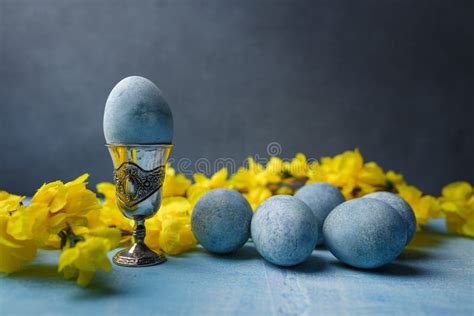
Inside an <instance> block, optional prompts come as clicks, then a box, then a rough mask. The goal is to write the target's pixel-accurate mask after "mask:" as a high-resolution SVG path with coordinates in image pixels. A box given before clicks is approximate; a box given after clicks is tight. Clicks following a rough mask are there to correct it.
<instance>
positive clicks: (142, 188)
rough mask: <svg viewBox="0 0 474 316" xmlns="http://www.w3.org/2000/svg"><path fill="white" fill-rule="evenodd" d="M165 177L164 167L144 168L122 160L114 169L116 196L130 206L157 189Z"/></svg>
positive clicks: (126, 205)
mask: <svg viewBox="0 0 474 316" xmlns="http://www.w3.org/2000/svg"><path fill="white" fill-rule="evenodd" d="M164 179H165V167H164V166H159V167H157V168H155V169H153V170H144V169H142V168H141V167H140V166H138V165H137V164H135V163H133V162H124V163H122V164H121V165H120V167H119V168H118V169H116V170H114V182H115V187H116V197H117V199H118V200H119V202H120V203H122V204H123V205H124V206H125V207H127V208H132V207H134V206H135V205H137V204H138V203H140V202H142V201H144V200H146V199H147V198H148V197H150V196H151V195H152V194H153V193H155V192H156V191H158V190H159V189H160V188H161V186H162V185H163V181H164Z"/></svg>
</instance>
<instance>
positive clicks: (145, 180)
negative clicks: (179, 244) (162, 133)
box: [107, 144, 173, 267]
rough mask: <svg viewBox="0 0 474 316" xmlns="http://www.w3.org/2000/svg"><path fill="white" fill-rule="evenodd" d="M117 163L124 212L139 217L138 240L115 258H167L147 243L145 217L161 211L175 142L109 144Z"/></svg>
mask: <svg viewBox="0 0 474 316" xmlns="http://www.w3.org/2000/svg"><path fill="white" fill-rule="evenodd" d="M107 147H108V149H109V152H110V155H111V156H112V160H113V163H114V168H115V170H114V182H115V197H116V202H117V206H118V207H119V209H120V210H121V211H122V213H123V215H124V216H126V217H127V218H130V219H133V220H134V221H135V227H134V229H133V233H132V236H133V239H134V243H133V245H131V246H130V247H128V248H126V249H123V250H121V251H119V252H117V253H116V254H115V255H114V257H113V259H112V261H113V262H114V263H115V264H117V265H119V266H124V267H145V266H152V265H156V264H160V263H163V262H165V261H166V257H165V256H164V254H163V253H162V252H159V251H153V250H151V249H150V248H148V247H147V245H145V236H146V229H145V220H146V219H147V218H150V217H152V216H153V215H154V214H156V212H158V210H159V208H160V205H161V189H162V185H163V182H164V179H165V165H166V162H167V161H168V157H169V154H170V152H171V148H172V147H173V145H166V144H150V145H131V144H107Z"/></svg>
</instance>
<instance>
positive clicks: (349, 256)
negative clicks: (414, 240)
mask: <svg viewBox="0 0 474 316" xmlns="http://www.w3.org/2000/svg"><path fill="white" fill-rule="evenodd" d="M323 234H324V240H325V244H326V246H327V247H328V249H329V250H330V251H331V253H332V254H333V255H334V256H335V257H336V258H337V259H339V260H340V261H342V262H344V263H345V264H348V265H351V266H354V267H357V268H364V269H370V268H377V267H380V266H383V265H385V264H387V263H389V262H391V261H393V260H395V258H397V257H398V255H400V253H401V252H402V250H403V248H404V247H405V243H406V236H407V226H406V224H405V221H404V220H403V218H402V217H401V216H400V215H399V214H398V212H397V211H395V210H394V209H393V208H392V207H391V206H390V205H388V204H387V203H384V202H382V201H379V200H375V199H354V200H350V201H347V202H344V203H342V204H341V205H339V206H337V207H336V208H335V209H334V210H332V211H331V213H329V215H328V217H327V218H326V220H325V221H324V225H323Z"/></svg>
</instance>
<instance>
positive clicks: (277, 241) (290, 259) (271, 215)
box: [250, 195, 318, 266]
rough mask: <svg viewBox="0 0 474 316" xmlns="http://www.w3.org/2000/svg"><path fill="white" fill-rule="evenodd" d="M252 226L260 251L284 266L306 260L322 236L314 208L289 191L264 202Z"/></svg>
mask: <svg viewBox="0 0 474 316" xmlns="http://www.w3.org/2000/svg"><path fill="white" fill-rule="evenodd" d="M250 227H251V228H250V230H251V233H252V240H253V242H254V244H255V248H256V249H257V251H258V252H259V253H260V255H262V257H263V258H265V259H266V260H267V261H269V262H271V263H273V264H276V265H280V266H293V265H296V264H299V263H302V262H303V261H305V260H306V259H307V258H308V257H309V256H310V255H311V253H312V251H313V249H314V247H315V246H316V242H317V240H318V235H317V231H318V229H317V222H316V218H315V216H314V214H313V212H312V211H311V209H310V208H309V206H307V205H306V204H305V203H303V202H302V201H301V200H298V199H297V198H295V197H293V196H289V195H276V196H273V197H271V198H269V199H267V200H266V201H265V202H263V203H262V204H260V206H259V207H258V208H257V210H256V212H255V214H254V216H253V219H252V224H251V226H250Z"/></svg>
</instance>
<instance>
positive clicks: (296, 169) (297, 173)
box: [288, 153, 309, 178]
mask: <svg viewBox="0 0 474 316" xmlns="http://www.w3.org/2000/svg"><path fill="white" fill-rule="evenodd" d="M308 170H309V166H308V162H307V161H306V156H305V155H304V154H302V153H298V154H296V156H295V158H293V159H292V160H291V162H290V164H289V169H288V171H289V173H290V174H291V175H292V176H293V177H295V178H306V177H307V176H308Z"/></svg>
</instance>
